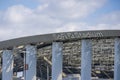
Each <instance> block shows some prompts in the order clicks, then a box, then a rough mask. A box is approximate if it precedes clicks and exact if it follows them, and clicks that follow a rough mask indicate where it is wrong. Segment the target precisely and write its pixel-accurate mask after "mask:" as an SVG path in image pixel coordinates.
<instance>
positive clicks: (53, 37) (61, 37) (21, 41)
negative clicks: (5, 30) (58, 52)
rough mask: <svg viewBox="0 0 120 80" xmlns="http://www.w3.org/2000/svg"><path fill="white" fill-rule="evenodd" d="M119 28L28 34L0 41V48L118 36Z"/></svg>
mask: <svg viewBox="0 0 120 80" xmlns="http://www.w3.org/2000/svg"><path fill="white" fill-rule="evenodd" d="M119 34H120V30H98V31H76V32H64V33H54V34H45V35H36V36H28V37H22V38H16V39H11V40H6V41H1V42H0V49H6V48H11V47H14V46H19V45H27V44H34V43H38V42H44V43H51V42H53V41H66V40H76V39H85V38H91V39H92V38H108V37H120V35H119Z"/></svg>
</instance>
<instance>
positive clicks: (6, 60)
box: [2, 50, 13, 80]
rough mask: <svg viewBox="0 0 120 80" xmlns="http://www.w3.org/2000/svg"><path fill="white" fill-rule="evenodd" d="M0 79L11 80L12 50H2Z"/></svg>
mask: <svg viewBox="0 0 120 80" xmlns="http://www.w3.org/2000/svg"><path fill="white" fill-rule="evenodd" d="M2 59H3V60H2V61H3V62H2V80H13V52H12V50H4V51H3V54H2Z"/></svg>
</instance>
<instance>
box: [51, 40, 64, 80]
mask: <svg viewBox="0 0 120 80" xmlns="http://www.w3.org/2000/svg"><path fill="white" fill-rule="evenodd" d="M62 47H63V43H62V42H53V44H52V80H62V61H63V60H62V58H63V56H62Z"/></svg>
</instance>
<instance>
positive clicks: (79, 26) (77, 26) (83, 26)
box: [56, 22, 120, 32]
mask: <svg viewBox="0 0 120 80" xmlns="http://www.w3.org/2000/svg"><path fill="white" fill-rule="evenodd" d="M105 29H106V30H113V29H114V30H118V29H120V23H119V24H104V23H99V24H95V25H89V24H87V23H76V22H75V23H72V22H71V23H67V24H65V25H64V26H63V27H61V28H58V29H57V30H56V32H67V31H85V30H105Z"/></svg>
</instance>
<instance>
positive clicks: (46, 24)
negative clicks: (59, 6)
mask: <svg viewBox="0 0 120 80" xmlns="http://www.w3.org/2000/svg"><path fill="white" fill-rule="evenodd" d="M0 16H1V17H2V18H1V19H0V21H1V22H0V23H1V24H0V40H4V39H10V38H16V37H22V36H29V35H36V34H43V33H50V32H52V31H53V30H54V29H56V28H57V27H58V26H59V25H61V23H62V21H60V20H58V19H55V18H51V17H50V16H48V15H45V14H38V13H37V11H35V10H32V9H30V8H27V7H25V6H23V5H15V6H12V7H9V8H8V9H7V10H6V11H4V12H3V13H1V14H0Z"/></svg>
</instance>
